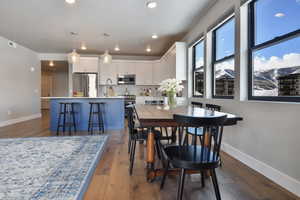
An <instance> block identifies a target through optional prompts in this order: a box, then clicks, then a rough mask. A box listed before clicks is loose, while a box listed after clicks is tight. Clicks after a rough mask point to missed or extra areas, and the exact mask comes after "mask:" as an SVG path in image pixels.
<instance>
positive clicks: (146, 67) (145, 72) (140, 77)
mask: <svg viewBox="0 0 300 200" xmlns="http://www.w3.org/2000/svg"><path fill="white" fill-rule="evenodd" d="M135 72H136V85H153V79H152V78H153V64H152V63H151V62H149V63H146V62H137V63H136V65H135Z"/></svg>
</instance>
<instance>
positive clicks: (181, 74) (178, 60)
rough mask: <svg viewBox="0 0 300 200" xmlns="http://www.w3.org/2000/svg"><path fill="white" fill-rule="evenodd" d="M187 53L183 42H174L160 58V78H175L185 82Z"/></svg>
mask: <svg viewBox="0 0 300 200" xmlns="http://www.w3.org/2000/svg"><path fill="white" fill-rule="evenodd" d="M186 56H187V52H186V44H185V43H184V42H176V43H175V44H174V45H173V46H172V47H171V48H170V49H169V50H168V51H167V53H166V54H165V55H164V56H163V57H162V58H161V62H160V65H161V66H160V67H161V68H160V69H158V70H159V71H161V73H162V75H161V76H162V78H163V80H164V79H167V78H176V79H177V80H181V81H185V80H186V70H187V58H186Z"/></svg>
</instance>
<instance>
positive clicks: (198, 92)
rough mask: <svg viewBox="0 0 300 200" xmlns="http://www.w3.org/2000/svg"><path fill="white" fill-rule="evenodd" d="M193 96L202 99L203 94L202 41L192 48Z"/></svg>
mask: <svg viewBox="0 0 300 200" xmlns="http://www.w3.org/2000/svg"><path fill="white" fill-rule="evenodd" d="M193 80H194V81H193V85H194V86H193V96H194V97H203V94H204V41H203V40H200V41H199V42H198V43H197V44H195V45H194V46H193Z"/></svg>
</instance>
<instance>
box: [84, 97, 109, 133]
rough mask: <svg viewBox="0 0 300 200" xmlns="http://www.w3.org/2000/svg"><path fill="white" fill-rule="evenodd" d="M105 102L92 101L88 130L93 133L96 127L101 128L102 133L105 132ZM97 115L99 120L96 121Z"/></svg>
mask: <svg viewBox="0 0 300 200" xmlns="http://www.w3.org/2000/svg"><path fill="white" fill-rule="evenodd" d="M104 106H105V103H104V102H90V115H89V124H88V131H89V132H90V133H91V134H92V135H93V133H94V128H97V127H98V128H99V131H101V133H104V117H103V114H104ZM95 116H97V122H94V121H95Z"/></svg>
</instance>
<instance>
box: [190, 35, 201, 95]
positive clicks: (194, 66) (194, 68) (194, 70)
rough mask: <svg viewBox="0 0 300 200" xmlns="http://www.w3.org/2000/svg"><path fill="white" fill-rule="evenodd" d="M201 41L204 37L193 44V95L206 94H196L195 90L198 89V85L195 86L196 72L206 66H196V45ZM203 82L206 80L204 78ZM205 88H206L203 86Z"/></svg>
mask: <svg viewBox="0 0 300 200" xmlns="http://www.w3.org/2000/svg"><path fill="white" fill-rule="evenodd" d="M201 42H203V39H202V40H200V41H199V42H197V43H196V44H195V45H194V46H193V50H192V57H193V58H192V67H193V70H192V71H193V79H192V81H193V82H192V83H193V97H203V96H204V94H203V95H196V94H195V91H196V87H195V74H196V72H199V71H200V69H201V68H202V67H203V68H204V66H200V67H199V68H197V66H196V46H197V45H198V44H199V43H201ZM203 79H204V76H203ZM203 82H204V80H203ZM203 90H204V88H203Z"/></svg>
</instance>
